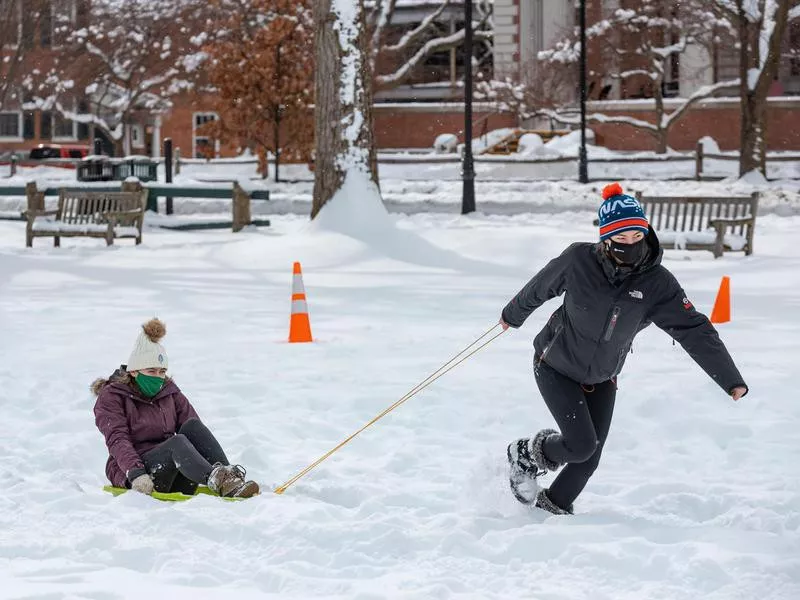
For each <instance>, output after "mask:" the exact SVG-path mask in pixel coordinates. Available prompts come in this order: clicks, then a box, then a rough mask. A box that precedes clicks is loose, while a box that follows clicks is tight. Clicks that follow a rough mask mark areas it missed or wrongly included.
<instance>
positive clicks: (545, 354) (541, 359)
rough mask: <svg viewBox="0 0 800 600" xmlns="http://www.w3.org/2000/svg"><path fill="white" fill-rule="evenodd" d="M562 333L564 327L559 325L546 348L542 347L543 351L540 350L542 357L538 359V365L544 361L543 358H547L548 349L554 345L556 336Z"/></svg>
mask: <svg viewBox="0 0 800 600" xmlns="http://www.w3.org/2000/svg"><path fill="white" fill-rule="evenodd" d="M562 331H564V325H560V326H559V328H558V329H557V330H556V332H555V334H554V335H553V339H552V340H550V343H549V344H547V346H545V347H544V350H542V355H541V356H540V357H539V363H541V362H542V361H543V360H544V357H545V356H547V353H548V352H550V348H552V347H553V344H555V343H556V340H557V339H558V336H560V335H561V332H562Z"/></svg>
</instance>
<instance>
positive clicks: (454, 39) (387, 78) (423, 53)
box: [376, 29, 491, 85]
mask: <svg viewBox="0 0 800 600" xmlns="http://www.w3.org/2000/svg"><path fill="white" fill-rule="evenodd" d="M464 35H465V31H464V30H463V29H461V30H459V31H457V32H456V33H454V34H452V35H448V36H445V37H440V38H434V39H432V40H428V42H427V43H426V44H425V45H424V46H422V47H421V48H420V49H419V50H417V52H416V53H415V54H414V56H412V57H411V58H410V59H409V60H408V61H406V62H405V63H403V65H401V66H400V68H399V69H397V70H396V71H395V72H394V73H390V74H388V75H379V76H378V77H376V81H377V82H378V83H379V84H381V85H392V84H396V83H399V82H400V81H402V80H403V78H404V77H406V76H407V75H409V73H411V71H413V70H414V69H415V68H416V67H417V66H418V65H419V64H420V63H421V62H422V61H423V60H424V59H425V58H426V57H428V56H430V55H431V54H433V53H434V52H439V51H441V50H449V49H450V48H453V47H456V46H460V45H461V44H462V43H463V41H464ZM473 35H474V37H475V40H478V41H480V40H488V39H491V33H490V32H488V31H475V33H474V34H473Z"/></svg>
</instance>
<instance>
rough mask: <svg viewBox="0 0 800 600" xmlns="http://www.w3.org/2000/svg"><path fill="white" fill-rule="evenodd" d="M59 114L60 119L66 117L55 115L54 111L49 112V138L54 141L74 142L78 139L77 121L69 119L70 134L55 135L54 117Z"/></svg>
mask: <svg viewBox="0 0 800 600" xmlns="http://www.w3.org/2000/svg"><path fill="white" fill-rule="evenodd" d="M57 116H60V117H61V118H62V119H65V120H69V119H66V117H64V116H63V115H57V114H56V113H55V112H52V113H50V139H51V140H52V141H54V142H75V141H77V140H78V122H77V121H71V123H72V135H56V117H57Z"/></svg>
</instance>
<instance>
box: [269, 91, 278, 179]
mask: <svg viewBox="0 0 800 600" xmlns="http://www.w3.org/2000/svg"><path fill="white" fill-rule="evenodd" d="M274 108H275V119H274V120H273V131H272V137H273V142H274V144H275V145H274V147H275V183H278V182H279V181H280V180H281V179H280V173H279V169H280V164H281V107H280V105H275V107H274ZM267 156H269V155H267ZM267 171H269V158H267Z"/></svg>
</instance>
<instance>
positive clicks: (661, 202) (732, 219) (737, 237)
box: [636, 192, 758, 258]
mask: <svg viewBox="0 0 800 600" xmlns="http://www.w3.org/2000/svg"><path fill="white" fill-rule="evenodd" d="M636 198H637V199H638V200H639V202H641V204H642V207H643V208H644V214H645V215H646V216H647V219H648V221H650V226H651V227H652V228H653V229H654V230H655V231H656V234H657V235H658V239H659V241H660V242H661V245H662V246H663V247H664V248H670V247H672V248H676V249H682V250H710V251H711V252H713V253H714V257H715V258H719V257H720V256H722V254H723V252H725V251H726V250H727V251H734V252H736V251H744V253H745V255H748V256H749V255H750V254H752V253H753V234H754V231H755V226H756V213H757V212H758V192H753V193H752V194H751V195H750V196H739V197H731V196H725V197H701V196H669V197H667V196H643V195H642V194H641V193H640V192H637V193H636Z"/></svg>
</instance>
